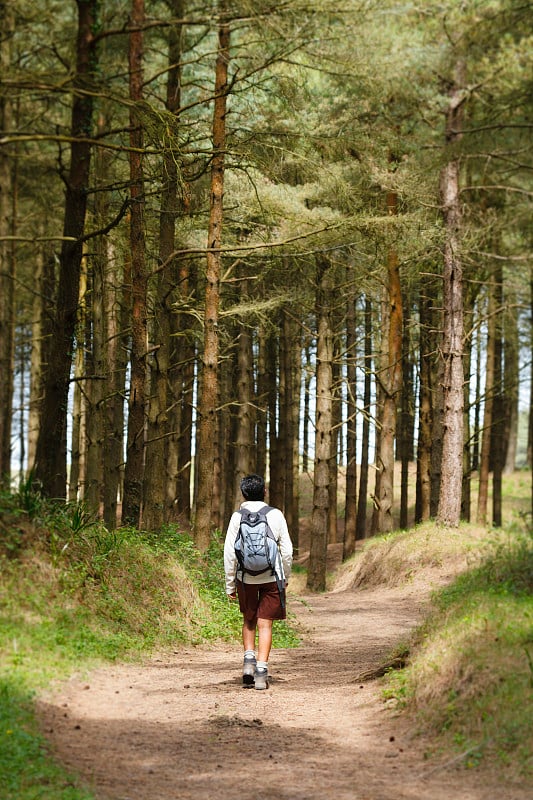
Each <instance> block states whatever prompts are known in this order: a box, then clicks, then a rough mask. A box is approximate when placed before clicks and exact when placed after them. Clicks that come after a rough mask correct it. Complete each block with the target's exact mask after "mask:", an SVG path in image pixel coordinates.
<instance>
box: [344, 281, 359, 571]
mask: <svg viewBox="0 0 533 800" xmlns="http://www.w3.org/2000/svg"><path fill="white" fill-rule="evenodd" d="M351 269H352V268H351V267H349V268H348V270H347V272H348V275H347V279H348V280H347V282H348V284H349V281H350V277H351ZM356 347H357V335H356V313H355V297H354V296H353V294H352V293H351V292H349V294H348V299H347V301H346V492H345V502H344V539H343V550H342V558H343V561H345V560H346V559H347V558H349V557H350V556H351V555H353V553H354V552H355V538H356V521H357V419H356V411H357V402H356V398H357V369H356V364H357V359H356Z"/></svg>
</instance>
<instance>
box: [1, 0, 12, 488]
mask: <svg viewBox="0 0 533 800" xmlns="http://www.w3.org/2000/svg"><path fill="white" fill-rule="evenodd" d="M14 27H15V17H14V12H13V4H12V3H0V74H2V75H7V74H8V71H9V68H10V65H11V62H12V59H11V49H12V47H11V43H12V40H13V33H14ZM12 128H13V102H12V99H11V97H10V96H9V94H8V93H7V92H6V91H5V89H4V90H3V91H2V93H1V95H0V130H2V131H4V132H10V131H11V130H12ZM12 156H13V154H12V153H10V152H9V150H8V149H7V148H6V147H5V146H4V147H3V148H1V149H0V375H1V376H2V377H1V380H0V487H2V488H9V486H10V483H11V422H12V412H13V375H14V374H15V369H14V363H13V358H14V326H15V309H14V296H15V295H14V279H15V258H14V242H13V243H10V242H9V241H8V240H7V237H8V236H10V235H12V234H13V228H12V226H13V224H14V219H15V216H14V215H13V213H12V212H13V198H14V191H15V186H14V183H15V181H14V175H13V165H14V160H13V158H12ZM3 237H6V238H5V239H4V238H3Z"/></svg>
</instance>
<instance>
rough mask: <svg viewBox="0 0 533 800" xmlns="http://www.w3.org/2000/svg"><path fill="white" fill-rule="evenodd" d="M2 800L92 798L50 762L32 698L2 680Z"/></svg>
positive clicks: (18, 685) (10, 681)
mask: <svg viewBox="0 0 533 800" xmlns="http://www.w3.org/2000/svg"><path fill="white" fill-rule="evenodd" d="M0 797H2V800H34V799H35V798H37V797H38V798H39V799H40V800H41V798H42V800H91V798H93V795H92V794H91V793H89V792H87V791H85V790H84V789H82V788H80V787H78V786H77V785H76V781H75V780H74V779H73V778H72V776H69V775H68V774H67V773H66V772H65V771H64V770H62V769H61V768H60V767H58V766H57V765H56V764H55V763H54V762H53V761H51V760H50V759H49V758H48V756H47V752H46V745H45V743H44V741H43V739H42V737H41V736H40V735H39V733H38V732H37V729H36V725H35V722H34V718H33V711H32V695H31V693H29V692H28V690H27V689H26V688H25V687H24V685H23V683H22V682H21V681H18V680H16V679H15V678H13V677H12V676H5V677H0Z"/></svg>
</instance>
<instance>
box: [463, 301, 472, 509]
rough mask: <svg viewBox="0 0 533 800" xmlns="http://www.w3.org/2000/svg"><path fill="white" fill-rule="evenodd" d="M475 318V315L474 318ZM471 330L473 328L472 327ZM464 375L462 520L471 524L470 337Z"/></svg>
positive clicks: (465, 349) (464, 356)
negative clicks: (465, 377) (465, 378)
mask: <svg viewBox="0 0 533 800" xmlns="http://www.w3.org/2000/svg"><path fill="white" fill-rule="evenodd" d="M471 318H473V314H472V317H471ZM470 329H471V326H470ZM463 363H464V374H465V376H469V377H468V378H467V380H465V382H464V414H463V426H464V428H463V430H464V436H463V439H464V446H463V488H462V496H461V519H463V520H465V522H470V516H471V504H472V459H471V446H470V373H471V364H472V337H471V336H468V337H467V339H466V341H465V346H464V354H463Z"/></svg>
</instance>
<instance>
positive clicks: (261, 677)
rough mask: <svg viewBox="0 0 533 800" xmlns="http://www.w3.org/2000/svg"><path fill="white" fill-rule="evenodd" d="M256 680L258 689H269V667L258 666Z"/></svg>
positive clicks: (255, 674) (255, 673)
mask: <svg viewBox="0 0 533 800" xmlns="http://www.w3.org/2000/svg"><path fill="white" fill-rule="evenodd" d="M254 682H255V688H256V689H268V669H265V668H262V667H256V669H255V672H254Z"/></svg>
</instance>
